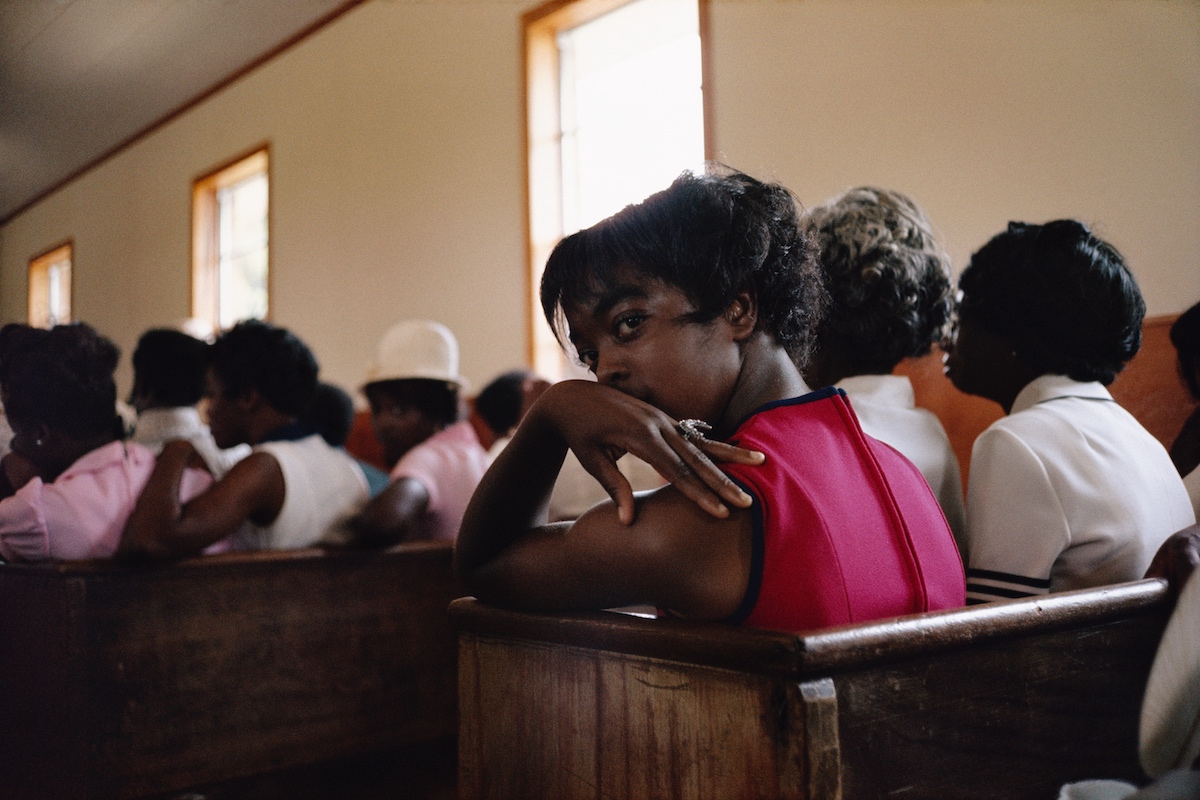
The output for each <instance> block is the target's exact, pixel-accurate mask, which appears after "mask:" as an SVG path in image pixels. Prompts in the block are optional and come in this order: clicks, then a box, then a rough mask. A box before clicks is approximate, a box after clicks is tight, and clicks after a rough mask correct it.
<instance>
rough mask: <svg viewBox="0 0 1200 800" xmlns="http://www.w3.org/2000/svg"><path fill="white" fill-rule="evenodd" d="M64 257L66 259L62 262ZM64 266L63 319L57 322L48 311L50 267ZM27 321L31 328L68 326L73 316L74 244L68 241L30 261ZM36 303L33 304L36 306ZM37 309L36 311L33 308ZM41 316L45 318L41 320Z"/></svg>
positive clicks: (26, 285)
mask: <svg viewBox="0 0 1200 800" xmlns="http://www.w3.org/2000/svg"><path fill="white" fill-rule="evenodd" d="M64 253H65V255H66V258H65V259H64V258H63V254H64ZM64 260H65V261H66V262H67V302H66V306H67V308H66V312H67V313H66V316H65V318H64V319H58V318H57V317H55V315H54V314H53V309H51V308H50V307H49V305H50V298H49V272H50V267H52V266H54V265H56V264H60V263H62V262H63V261H64ZM25 287H26V319H27V321H28V323H29V325H31V326H32V327H35V328H49V327H52V326H53V325H62V324H65V323H68V322H71V321H72V320H73V319H74V314H75V241H74V239H67V240H65V241H63V242H59V243H58V244H56V245H54V246H53V247H51V248H48V249H46V250H43V251H42V252H41V253H38V254H37V255H35V256H33V257H32V258H31V259H29V270H28V272H27V273H26V284H25ZM35 300H36V303H35ZM35 306H36V307H35ZM43 314H44V316H43Z"/></svg>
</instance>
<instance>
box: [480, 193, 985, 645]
mask: <svg viewBox="0 0 1200 800" xmlns="http://www.w3.org/2000/svg"><path fill="white" fill-rule="evenodd" d="M824 303H825V293H824V290H823V289H822V287H821V282H820V277H819V272H818V270H817V266H816V262H815V250H814V247H813V245H812V243H811V242H810V241H809V240H808V239H807V238H805V236H804V235H803V234H802V233H801V232H800V229H799V227H798V224H797V211H796V206H795V203H794V201H793V199H792V197H791V195H790V194H789V193H788V192H787V190H786V189H784V188H783V187H781V186H778V185H772V184H764V183H761V182H759V181H757V180H755V179H753V178H750V177H749V176H746V175H743V174H740V173H722V174H707V175H701V176H695V175H691V174H687V173H685V174H684V175H683V176H681V177H680V178H679V179H678V180H676V181H675V182H674V183H673V184H672V185H671V186H670V188H668V189H666V190H665V191H663V192H660V193H658V194H656V195H654V196H652V197H650V198H648V199H647V200H646V201H644V202H643V203H640V204H638V205H635V206H630V207H628V208H626V209H625V210H624V211H622V212H620V213H619V214H617V215H615V216H613V217H611V218H609V219H607V220H605V221H603V222H601V223H599V224H597V225H595V226H593V227H592V228H589V229H587V230H584V231H580V232H579V233H576V234H574V235H572V236H570V237H568V238H566V239H564V240H563V241H562V242H561V243H560V244H559V245H558V247H557V248H555V251H554V253H553V254H552V255H551V257H550V259H549V262H548V263H547V265H546V272H545V275H544V277H543V280H542V306H543V309H544V311H545V314H546V317H547V319H548V320H549V321H550V322H551V324H552V325H554V326H555V328H556V330H557V331H558V332H559V336H560V339H563V338H565V339H568V340H569V341H570V343H571V345H572V347H573V348H574V350H575V351H576V352H577V353H578V355H579V357H580V359H581V360H582V361H583V363H584V364H586V365H587V367H588V368H589V369H590V370H591V371H592V372H593V373H594V374H595V376H596V381H595V382H591V381H565V382H562V383H559V384H556V385H554V386H552V387H551V388H550V389H548V390H547V391H546V392H545V393H544V394H543V395H542V397H541V398H540V399H539V400H538V401H537V402H536V403H535V404H534V405H533V407H532V408H531V409H530V411H529V413H528V414H527V415H526V416H525V418H524V419H523V420H522V422H521V425H520V427H519V428H518V429H517V432H516V434H515V435H514V436H513V439H512V441H511V443H510V444H509V445H508V447H507V448H506V449H505V450H504V451H503V452H502V453H501V454H500V456H499V457H498V458H497V460H496V462H495V463H494V465H493V466H492V467H491V469H490V470H489V471H488V473H487V475H485V477H484V480H483V482H482V483H481V484H480V486H479V489H478V490H477V491H476V493H475V496H474V498H473V499H472V501H471V504H470V506H469V507H468V509H467V513H466V517H465V518H464V520H463V526H462V530H461V532H460V534H459V539H458V551H457V563H458V569H459V572H460V574H461V576H462V577H463V579H464V580H465V581H466V583H467V586H468V587H469V588H470V589H471V591H473V592H475V593H476V594H477V595H478V596H479V597H480V598H481V599H483V600H485V601H489V602H494V603H499V604H504V605H510V606H515V607H518V608H525V609H538V610H572V609H598V608H607V607H614V606H622V605H632V604H638V603H649V604H653V605H656V606H658V607H659V608H662V609H664V610H667V611H669V612H672V613H675V614H678V615H681V616H686V617H692V618H699V619H713V620H728V621H730V622H738V623H745V624H749V625H754V626H758V627H766V628H776V629H784V630H801V629H806V628H812V627H820V626H824V625H835V624H841V623H845V622H853V621H859V620H863V619H872V618H879V617H886V616H891V615H896V614H903V613H909V612H915V611H923V610H927V609H933V608H945V607H951V606H956V605H961V604H962V602H963V591H964V589H963V574H962V566H961V564H960V562H959V559H958V553H957V550H956V549H955V546H954V542H953V540H952V538H951V535H950V532H949V529H948V528H947V526H946V522H945V519H944V518H943V516H942V514H941V511H940V510H939V508H938V505H937V501H936V500H935V499H934V497H933V495H932V494H931V493H930V491H929V488H928V486H927V485H926V483H925V481H924V479H923V478H922V477H921V475H920V473H919V472H918V471H917V470H916V468H915V467H913V466H912V464H910V463H909V462H908V461H906V460H904V458H903V457H902V456H900V455H899V454H898V453H896V452H895V451H894V450H892V449H891V448H889V447H887V446H886V445H883V444H881V443H879V442H876V441H875V440H872V439H869V438H868V437H866V436H865V435H864V434H863V433H862V431H861V428H859V426H858V423H857V421H856V420H855V418H854V414H853V412H852V411H851V410H850V407H849V405H848V404H847V403H846V401H845V398H844V396H843V395H841V394H840V393H838V392H837V391H836V390H832V389H830V390H824V391H822V392H817V393H809V391H808V387H807V386H806V385H805V384H804V381H803V379H802V378H801V377H800V374H799V372H798V371H797V369H796V366H795V364H794V363H793V358H797V359H800V360H803V357H804V356H805V355H806V353H807V350H808V348H809V345H810V343H811V340H812V335H813V330H814V327H815V325H816V323H817V321H818V320H819V318H820V313H821V309H822V307H823V306H824ZM698 421H703V423H704V424H706V425H708V426H711V429H706V428H704V427H703V425H701V424H700V423H699V422H698ZM568 448H570V449H572V450H574V451H575V453H576V455H577V456H578V457H579V460H580V461H581V462H582V463H583V464H584V466H585V467H587V469H588V470H589V471H590V472H592V474H594V475H595V476H596V477H597V478H598V479H599V480H600V482H601V483H602V484H603V485H604V486H605V487H606V489H607V490H608V492H609V494H610V496H611V497H612V498H613V501H612V502H606V503H602V504H600V505H598V506H596V507H594V508H593V509H591V510H590V511H588V512H586V513H585V514H583V515H582V516H581V517H580V518H579V519H578V520H576V521H575V522H574V523H558V524H553V525H551V524H546V521H545V520H546V510H545V509H546V502H547V499H548V497H549V494H550V490H551V488H552V487H553V484H554V478H555V476H556V475H557V472H558V470H559V467H560V465H561V464H562V461H563V457H564V455H565V454H566V451H567V449H568ZM626 452H632V453H634V454H635V455H637V456H639V457H641V458H643V459H644V460H646V461H647V462H649V463H650V464H652V465H653V466H655V467H656V468H657V469H658V470H659V471H660V472H661V473H662V475H663V476H664V477H665V478H666V479H667V480H668V481H669V485H667V486H665V487H663V488H662V489H659V490H657V491H654V492H650V493H647V494H645V495H642V496H639V497H637V498H635V497H633V495H632V493H631V492H630V490H629V487H628V484H627V483H625V481H624V479H623V478H622V477H621V475H620V473H619V471H618V470H617V469H616V466H615V461H616V459H617V458H619V457H620V456H621V455H623V454H624V453H626ZM713 460H717V461H722V462H724V466H723V470H724V471H721V470H719V469H717V468H716V467H715V466H714V464H713Z"/></svg>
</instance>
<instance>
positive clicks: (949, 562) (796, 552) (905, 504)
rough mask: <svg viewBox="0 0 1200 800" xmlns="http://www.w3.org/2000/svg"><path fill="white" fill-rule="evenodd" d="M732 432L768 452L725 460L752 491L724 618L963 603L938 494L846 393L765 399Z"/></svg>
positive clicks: (910, 609)
mask: <svg viewBox="0 0 1200 800" xmlns="http://www.w3.org/2000/svg"><path fill="white" fill-rule="evenodd" d="M730 441H731V442H732V443H734V444H737V445H739V446H741V447H747V448H751V449H754V450H760V451H762V452H763V453H765V454H766V456H767V459H766V463H764V464H762V465H759V466H747V465H735V464H725V465H722V469H723V470H725V472H727V473H728V474H729V475H730V477H732V478H733V479H734V480H735V481H737V482H738V483H739V484H740V485H741V486H742V487H743V488H744V489H745V490H746V491H747V492H749V493H750V495H751V496H753V497H754V501H755V502H754V507H753V512H754V515H755V522H754V534H753V536H754V539H753V559H752V563H751V568H750V582H749V585H748V586H747V589H746V596H745V598H744V599H743V601H742V605H741V607H740V608H739V609H738V611H737V612H736V613H735V614H734V616H733V618H731V619H730V621H731V622H736V623H741V624H745V625H749V626H752V627H756V628H768V629H773V630H784V631H803V630H810V629H813V628H824V627H828V626H832V625H843V624H847V623H852V622H863V621H866V620H872V619H881V618H884V617H892V616H898V615H901V614H911V613H916V612H921V611H932V610H936V609H942V608H955V607H958V606H961V605H963V604H964V602H965V592H966V587H965V580H964V577H963V567H962V560H961V558H960V557H959V554H958V549H957V547H956V546H955V544H954V538H953V536H952V535H951V533H950V528H949V526H948V525H947V524H946V519H945V517H944V516H943V515H942V510H941V508H940V506H939V505H938V502H937V499H936V498H935V497H934V496H933V493H932V492H931V491H930V489H929V485H928V484H927V483H926V482H925V479H924V478H923V477H922V476H921V473H920V471H918V470H917V468H916V467H915V466H913V465H912V463H911V462H909V461H908V460H907V459H905V458H904V456H902V455H900V454H899V453H898V452H897V451H895V450H893V449H892V448H891V447H888V446H887V445H886V444H884V443H882V442H880V441H878V440H875V439H872V438H870V437H869V436H867V435H866V434H865V433H863V431H862V428H861V427H859V424H858V419H857V418H856V417H855V416H854V411H853V410H852V409H851V407H850V403H849V402H848V401H847V400H846V395H845V393H844V392H842V391H840V390H838V389H834V388H832V387H829V388H826V389H821V390H819V391H816V392H812V393H810V394H807V395H804V396H803V397H797V398H792V399H789V400H783V401H779V402H777V403H772V404H770V405H767V406H764V407H763V408H761V409H759V410H758V411H756V412H755V413H754V414H752V415H751V416H750V417H748V418H747V419H746V420H745V421H744V422H743V423H742V424H741V426H740V427H739V428H738V430H737V431H736V432H735V434H734V436H733V437H732V438H731V439H730Z"/></svg>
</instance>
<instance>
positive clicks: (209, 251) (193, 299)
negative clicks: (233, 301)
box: [189, 142, 275, 329]
mask: <svg viewBox="0 0 1200 800" xmlns="http://www.w3.org/2000/svg"><path fill="white" fill-rule="evenodd" d="M257 172H265V173H266V175H267V319H270V315H271V307H272V303H271V296H272V290H273V288H274V287H273V286H272V282H273V281H274V272H275V271H274V270H273V269H272V263H271V261H272V251H273V249H274V248H272V247H271V244H270V235H271V234H270V232H271V228H272V227H273V226H272V216H273V205H274V204H273V203H272V202H271V185H272V180H271V146H270V143H269V142H265V143H263V144H260V145H258V146H256V147H254V148H252V149H251V150H248V151H246V152H245V153H242V154H241V155H238V156H236V157H234V158H231V159H229V160H228V161H226V162H224V163H223V164H221V165H220V166H218V167H217V168H216V169H213V170H211V171H209V172H207V173H205V174H204V175H202V176H200V177H198V178H196V179H195V180H194V181H193V182H192V280H191V296H190V301H189V307H190V308H191V315H192V316H193V317H196V318H197V319H202V320H206V321H208V322H210V323H212V326H213V328H214V329H219V328H220V308H219V307H218V303H219V302H220V291H219V288H218V287H219V283H218V269H219V263H218V259H219V256H220V251H219V247H218V242H217V192H218V191H219V190H221V189H224V188H225V187H227V186H232V185H234V184H236V183H238V182H239V181H242V180H244V179H246V178H248V177H250V176H251V175H254V174H255V173H257Z"/></svg>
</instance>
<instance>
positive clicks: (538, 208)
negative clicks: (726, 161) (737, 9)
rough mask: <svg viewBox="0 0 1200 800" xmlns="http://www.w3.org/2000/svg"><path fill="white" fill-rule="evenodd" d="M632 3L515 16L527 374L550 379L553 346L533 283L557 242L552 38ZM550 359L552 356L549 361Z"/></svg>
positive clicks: (708, 148)
mask: <svg viewBox="0 0 1200 800" xmlns="http://www.w3.org/2000/svg"><path fill="white" fill-rule="evenodd" d="M629 2H632V0H550V2H547V3H545V4H544V5H541V6H538V7H537V8H534V9H531V10H530V11H527V12H526V13H525V14H523V15H522V17H521V28H522V32H523V37H522V50H523V53H524V58H523V59H522V67H523V70H524V72H523V80H522V86H523V91H524V94H523V98H522V99H523V104H524V109H525V113H524V115H523V124H524V131H523V140H524V142H525V147H524V157H525V158H524V161H525V197H524V199H525V203H524V212H525V232H526V236H525V256H526V260H525V264H526V269H525V275H526V299H527V302H528V303H529V307H528V313H527V314H526V315H525V319H526V326H527V327H526V343H527V354H528V359H529V363H530V364H531V365H532V366H533V368H534V370H535V371H539V372H542V373H543V374H557V371H558V370H557V367H555V368H554V369H551V368H550V367H549V364H550V363H551V362H552V359H553V363H555V364H557V363H558V361H557V359H558V357H559V347H558V342H557V341H555V339H554V336H553V333H552V332H549V331H548V330H547V328H546V327H545V326H544V325H543V324H542V323H541V322H539V318H540V317H541V300H540V297H539V285H538V284H539V282H540V276H541V271H542V267H543V265H544V264H545V263H546V258H547V257H548V256H549V255H550V251H551V250H552V249H553V248H554V245H555V244H557V242H558V240H559V239H561V238H562V236H563V224H562V205H561V196H562V158H561V146H562V129H561V116H560V113H559V112H560V109H559V102H558V101H559V96H560V94H559V80H558V79H559V58H558V44H557V42H556V37H557V36H558V34H559V32H561V31H565V30H569V29H571V28H575V27H578V26H579V25H582V24H584V23H586V22H590V21H592V20H594V19H596V18H597V17H600V16H603V15H604V14H607V13H608V12H610V11H614V10H616V9H618V8H620V7H621V6H623V5H626V4H627V3H629ZM709 2H710V0H697V3H698V11H699V21H700V74H701V83H702V85H703V87H704V92H703V104H704V105H703V109H704V154H705V156H704V157H705V158H706V159H712V158H713V134H712V128H711V125H712V116H713V115H712V113H711V111H712V102H713V101H712V80H711V75H712V70H711V64H710V56H709V54H710V52H711V50H712V48H711V46H710V44H709V42H710V35H709ZM550 353H553V354H554V355H553V356H551V355H550Z"/></svg>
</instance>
